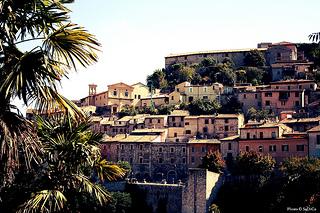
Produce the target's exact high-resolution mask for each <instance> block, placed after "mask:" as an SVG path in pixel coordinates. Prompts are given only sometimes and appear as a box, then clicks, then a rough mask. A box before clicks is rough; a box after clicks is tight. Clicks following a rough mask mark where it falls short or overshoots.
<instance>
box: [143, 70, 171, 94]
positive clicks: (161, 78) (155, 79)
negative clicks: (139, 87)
mask: <svg viewBox="0 0 320 213" xmlns="http://www.w3.org/2000/svg"><path fill="white" fill-rule="evenodd" d="M147 85H148V87H149V88H151V87H152V88H153V89H165V88H167V86H168V82H167V80H166V74H165V72H164V71H163V70H161V69H157V70H155V71H154V72H153V73H152V74H151V75H148V76H147Z"/></svg>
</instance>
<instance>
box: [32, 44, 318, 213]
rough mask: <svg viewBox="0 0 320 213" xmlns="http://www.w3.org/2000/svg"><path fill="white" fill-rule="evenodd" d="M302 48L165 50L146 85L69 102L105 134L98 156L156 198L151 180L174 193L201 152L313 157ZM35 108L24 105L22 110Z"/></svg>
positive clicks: (313, 112) (311, 108)
mask: <svg viewBox="0 0 320 213" xmlns="http://www.w3.org/2000/svg"><path fill="white" fill-rule="evenodd" d="M302 47H303V45H301V44H294V43H290V42H280V43H274V44H272V43H260V44H258V47H257V48H252V49H236V50H218V51H201V52H191V53H181V54H170V55H168V56H166V57H165V68H164V69H162V70H156V71H155V72H154V73H152V74H151V75H149V76H148V78H147V84H144V83H141V82H138V83H135V84H132V85H129V84H126V83H125V82H119V83H114V84H112V85H108V86H107V87H106V85H102V86H103V87H104V88H106V90H105V91H103V92H100V93H97V87H98V86H97V85H95V84H90V85H89V88H88V95H87V96H86V97H83V98H81V99H80V100H76V101H74V103H75V104H76V105H77V106H79V107H80V108H81V109H82V110H83V111H84V112H86V113H87V114H88V115H90V120H91V122H92V130H93V131H94V132H97V133H102V134H103V135H104V137H103V140H102V143H101V145H100V148H101V154H102V157H103V158H104V159H106V160H108V161H111V162H118V161H126V162H128V163H129V164H130V166H131V173H130V175H129V176H128V178H129V179H130V180H134V181H136V183H137V184H141V185H139V186H140V187H150V188H148V189H146V188H143V190H145V191H146V190H147V191H148V190H155V191H156V190H158V193H160V196H162V195H163V194H165V193H167V192H168V191H167V190H168V189H165V188H161V190H160V189H159V187H165V186H164V185H161V184H160V185H156V183H166V184H172V186H171V187H174V186H176V187H178V188H177V189H176V188H175V189H170V190H178V191H179V190H180V188H179V187H180V186H181V184H183V183H189V184H187V185H189V186H190V184H191V182H192V183H193V184H195V185H197V184H196V180H195V179H192V177H194V178H195V177H196V176H197V174H198V173H199V172H200V173H201V172H202V171H200V170H199V171H197V170H194V169H195V168H199V167H202V166H203V158H204V157H205V156H206V155H208V153H219V154H221V157H222V160H223V161H225V162H226V163H227V165H230V164H232V162H233V161H234V160H236V159H237V157H238V156H239V155H240V154H241V153H245V152H248V153H249V152H255V153H258V154H259V155H261V156H271V157H272V158H273V159H274V160H275V162H276V164H277V165H280V164H281V162H283V161H285V160H286V159H288V158H290V157H307V158H313V157H320V111H319V104H320V102H319V97H320V90H319V89H318V87H317V83H318V82H317V76H316V73H317V70H316V63H317V62H315V61H312V58H310V57H308V54H307V52H306V53H305V52H304V51H303V50H306V48H302ZM299 50H300V51H299ZM99 86H100V85H99ZM51 113H59V110H54V111H53V112H51ZM34 114H35V111H34V110H32V109H29V110H28V111H27V118H29V119H33V116H34ZM42 114H43V115H46V114H47V112H45V113H42ZM197 172H198V173H197ZM200 173H199V174H200ZM199 174H198V175H199ZM202 175H203V174H202ZM206 175H207V174H204V176H206ZM209 176H210V175H209ZM209 176H208V177H209ZM191 179H192V180H191ZM209 180H215V181H214V183H216V182H217V183H218V181H219V178H216V177H215V178H213V179H209ZM190 181H191V182H190ZM202 181H204V182H206V181H207V180H206V178H204V180H202ZM200 182H201V181H200ZM200 182H199V184H200ZM144 183H145V184H144ZM201 183H203V182H201ZM143 184H144V185H143ZM148 184H149V185H148ZM152 184H155V185H152ZM175 184H177V185H175ZM200 185H201V184H200ZM200 185H199V186H200ZM152 186H153V187H154V189H152ZM210 187H211V188H210ZM205 188H207V189H209V190H211V189H213V186H205ZM159 190H160V191H161V192H159ZM194 193H195V192H193V193H191V194H193V195H190V193H189V194H188V193H187V195H182V197H183V196H186V197H188V196H189V197H190V196H191V197H192V196H194ZM182 194H183V193H182ZM148 196H150V197H152V196H155V195H148ZM158 196H159V194H158ZM201 196H204V197H205V196H206V195H201ZM150 199H152V198H150ZM177 199H178V198H177ZM179 199H181V200H182V201H181V206H178V207H176V206H175V208H177V209H180V210H177V211H182V212H188V211H187V210H185V211H184V210H181V209H184V208H191V207H190V206H189V205H188V204H183V199H182V198H181V197H180V198H179ZM197 199H198V200H197V201H195V198H193V201H192V202H199V203H201V202H202V203H204V205H203V206H202V207H199V206H201V205H200V204H199V205H198V203H197V205H195V206H194V208H193V210H194V209H197V208H202V210H199V209H198V210H199V211H200V212H201V211H208V209H209V205H210V204H211V203H209V202H212V200H210V201H209V200H208V198H207V199H206V198H203V197H198V198H197ZM148 202H149V203H151V204H152V205H154V206H157V205H158V204H157V201H150V200H149V201H148ZM168 202H169V201H168ZM169 203H170V202H169ZM168 205H169V204H168ZM196 206H198V207H196ZM193 210H192V211H193ZM175 211H176V210H175ZM190 211H191V210H190ZM169 212H170V211H169ZM171 212H174V211H173V210H172V211H171Z"/></svg>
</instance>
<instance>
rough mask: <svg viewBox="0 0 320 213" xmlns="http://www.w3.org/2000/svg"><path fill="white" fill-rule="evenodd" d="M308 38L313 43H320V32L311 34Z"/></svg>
mask: <svg viewBox="0 0 320 213" xmlns="http://www.w3.org/2000/svg"><path fill="white" fill-rule="evenodd" d="M308 37H309V40H311V41H312V42H319V41H320V32H317V33H311V34H310V35H309V36H308Z"/></svg>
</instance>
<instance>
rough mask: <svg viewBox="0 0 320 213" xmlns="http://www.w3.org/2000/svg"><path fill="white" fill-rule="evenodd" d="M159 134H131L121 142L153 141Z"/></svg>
mask: <svg viewBox="0 0 320 213" xmlns="http://www.w3.org/2000/svg"><path fill="white" fill-rule="evenodd" d="M157 137H158V136H157V135H129V136H127V137H125V138H123V139H121V140H120V141H119V142H142V143H151V142H152V141H154V140H155V139H156V138H157Z"/></svg>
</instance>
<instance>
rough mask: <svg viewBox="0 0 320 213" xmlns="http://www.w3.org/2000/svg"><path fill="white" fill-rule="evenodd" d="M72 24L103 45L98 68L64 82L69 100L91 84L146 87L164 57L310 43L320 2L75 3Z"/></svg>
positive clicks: (318, 28)
mask: <svg viewBox="0 0 320 213" xmlns="http://www.w3.org/2000/svg"><path fill="white" fill-rule="evenodd" d="M70 6H71V9H72V11H73V13H72V15H71V18H72V21H73V22H75V23H78V24H79V25H81V26H84V27H85V28H87V29H88V30H89V31H90V32H91V33H93V34H95V35H96V36H97V38H98V40H99V41H100V42H101V44H102V52H101V53H100V60H99V62H98V63H97V64H96V65H93V66H91V67H89V68H88V69H86V70H81V71H80V72H78V73H76V74H71V75H70V78H69V79H68V80H64V81H63V84H62V85H63V89H62V93H63V94H64V95H65V96H67V97H68V98H70V99H79V98H81V97H85V96H86V95H87V93H88V84H89V83H96V84H98V91H104V90H106V88H107V85H108V84H112V83H116V82H119V81H123V82H126V83H130V84H131V83H135V82H138V81H141V82H143V83H144V82H145V79H146V76H147V75H148V74H150V73H152V71H153V70H155V69H157V68H162V67H164V56H166V55H168V54H169V53H178V52H186V51H198V50H215V49H233V48H254V47H256V45H257V43H259V42H280V41H290V42H308V34H309V33H312V32H317V31H320V26H319V25H318V22H319V20H320V13H319V8H320V1H319V0H306V1H302V0H291V1H290V0H277V1H276V0H268V1H266V0H263V1H258V0H255V1H253V0H243V1H236V0H233V1H231V0H221V1H217V0H171V1H170V0H134V1H133V0H131V1H129V0H126V1H125V0H91V1H89V0H76V1H75V3H74V4H72V5H70Z"/></svg>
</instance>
